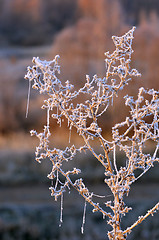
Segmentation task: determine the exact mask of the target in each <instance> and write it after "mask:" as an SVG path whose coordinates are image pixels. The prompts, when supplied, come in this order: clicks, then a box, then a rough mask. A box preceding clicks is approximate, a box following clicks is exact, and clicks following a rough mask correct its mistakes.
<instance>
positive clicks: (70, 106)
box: [25, 27, 159, 240]
mask: <svg viewBox="0 0 159 240" xmlns="http://www.w3.org/2000/svg"><path fill="white" fill-rule="evenodd" d="M134 30H135V27H133V28H132V29H131V30H130V31H129V32H127V33H126V34H125V35H123V36H121V37H116V36H113V37H112V39H113V42H114V44H115V48H116V49H115V50H114V52H113V53H109V52H106V53H105V56H106V59H105V62H106V74H105V76H104V77H103V78H100V77H98V76H97V75H95V76H93V78H92V79H90V77H89V76H88V75H87V76H86V82H85V84H84V86H83V87H82V88H80V89H79V90H74V86H73V85H72V84H71V83H70V82H69V81H68V80H67V81H66V82H65V83H64V84H63V83H62V82H61V81H60V79H59V78H58V75H59V74H60V66H59V63H58V61H59V56H58V55H57V56H55V58H54V60H52V61H42V60H40V59H39V58H38V57H37V58H33V64H34V65H33V66H32V67H28V71H27V74H26V75H25V79H27V80H29V85H32V88H34V89H36V90H38V91H39V92H40V94H45V95H46V96H47V98H46V100H44V103H43V105H42V109H45V110H46V112H47V121H46V125H45V126H44V130H43V132H41V133H37V132H36V131H35V130H32V131H31V135H36V136H37V137H38V138H39V146H38V147H37V148H36V152H35V154H36V160H37V161H38V162H39V163H40V162H41V160H43V159H45V158H49V160H50V161H51V163H52V170H51V172H50V174H48V178H49V179H52V180H53V179H54V180H55V181H54V185H52V186H51V187H50V190H51V195H52V196H53V197H54V198H55V200H57V199H58V197H59V196H61V202H62V203H61V204H62V206H61V211H62V210H63V194H64V192H65V191H67V190H69V191H70V188H71V187H73V188H74V189H76V190H77V191H78V192H79V194H80V195H81V196H82V197H83V198H84V199H85V207H84V215H83V224H82V228H81V229H82V232H83V229H84V222H85V211H86V203H89V204H91V205H92V207H93V212H96V211H99V212H101V213H102V215H103V217H104V218H105V217H106V220H107V223H108V224H110V225H111V226H112V231H110V232H108V237H109V239H116V240H119V239H120V240H122V239H126V238H127V235H128V234H129V233H130V232H131V230H132V229H133V228H134V227H135V226H136V225H138V224H139V223H141V222H142V221H143V220H144V219H145V218H147V217H148V216H149V215H152V214H153V213H154V212H155V211H157V210H158V209H159V203H157V204H156V205H155V206H154V207H153V208H152V209H151V210H149V211H148V212H147V213H146V214H145V216H141V217H139V218H138V220H137V221H136V222H135V223H134V224H132V226H128V227H127V229H125V230H123V229H121V219H122V217H123V216H125V215H126V214H127V213H128V212H129V211H130V210H131V208H130V207H128V206H126V204H125V202H124V197H125V196H128V194H129V191H130V187H131V184H132V183H133V182H135V181H136V180H137V179H139V178H140V177H141V176H142V175H143V174H145V173H146V172H147V171H148V170H149V169H150V168H151V167H153V165H154V162H156V161H159V159H158V158H157V151H158V148H159V128H158V124H159V92H158V91H155V90H154V89H150V90H146V89H144V88H143V87H142V88H140V89H139V93H138V96H137V98H136V99H134V97H132V96H128V95H126V96H125V105H126V106H129V108H130V116H129V117H126V119H125V121H123V122H121V123H117V124H116V125H115V126H114V127H113V128H112V140H111V141H108V140H107V139H105V138H104V137H103V136H102V129H101V128H100V126H99V124H98V119H99V117H101V116H102V115H103V114H104V113H105V112H106V111H107V109H108V107H109V106H111V104H112V103H113V99H114V98H116V97H117V96H118V93H119V91H120V90H122V89H123V88H124V86H125V85H127V84H128V83H129V81H130V80H131V77H132V76H140V73H139V72H138V71H137V70H136V69H131V67H130V62H131V54H132V53H133V50H132V40H133V33H134ZM81 94H82V95H83V94H84V95H87V99H86V100H85V101H84V103H78V104H75V103H74V99H75V98H77V97H78V96H79V95H81ZM28 96H29V94H28ZM27 112H28V107H27ZM50 118H54V119H56V120H57V124H59V125H61V121H62V118H66V119H67V121H68V128H69V130H70V134H71V130H72V128H75V129H76V130H77V133H78V134H79V135H80V136H81V137H82V138H83V141H84V144H83V145H82V146H81V147H80V148H77V147H76V146H75V145H71V146H68V147H66V148H65V149H64V150H61V149H57V148H54V149H50V147H49V141H50V136H51V131H50ZM148 119H151V121H148ZM70 136H71V135H70ZM92 140H96V141H98V142H99V143H100V146H101V148H102V153H100V154H99V153H97V152H96V151H95V149H94V148H93V146H92V144H91V143H92ZM150 140H151V141H153V142H154V143H155V146H156V147H155V150H154V153H153V154H152V155H151V154H150V153H146V151H145V146H146V143H147V142H148V141H150ZM69 142H70V140H69ZM69 145H70V144H69ZM82 151H90V152H91V153H92V154H93V155H94V157H95V158H96V159H97V160H98V161H99V162H100V163H101V164H102V166H103V167H104V171H105V183H106V184H107V185H108V187H109V188H110V190H111V192H112V194H113V197H114V200H113V201H107V202H105V206H106V208H107V209H108V208H109V209H110V211H106V210H105V209H104V208H103V207H101V206H100V204H99V203H98V202H95V201H94V196H96V197H97V196H98V195H96V194H94V193H93V192H91V191H89V189H88V188H87V187H86V186H85V184H84V181H83V179H82V178H78V179H76V180H75V181H73V180H72V175H78V174H79V175H80V173H81V170H80V169H76V168H74V169H72V170H69V171H64V170H63V163H64V162H68V161H70V160H72V159H73V158H74V157H75V156H76V155H77V153H80V152H82ZM119 151H123V152H124V153H125V156H126V159H127V160H126V165H125V166H124V167H123V166H119V164H117V153H118V152H119ZM111 153H112V154H111ZM136 169H140V170H141V174H140V175H137V176H136V175H135V173H134V171H135V170H136ZM60 176H63V178H64V179H65V181H64V182H62V181H61V180H60ZM98 197H100V196H98ZM101 197H102V196H101ZM61 223H62V213H61V217H60V224H61Z"/></svg>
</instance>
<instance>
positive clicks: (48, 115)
mask: <svg viewBox="0 0 159 240" xmlns="http://www.w3.org/2000/svg"><path fill="white" fill-rule="evenodd" d="M49 120H50V107H48V108H47V127H49Z"/></svg>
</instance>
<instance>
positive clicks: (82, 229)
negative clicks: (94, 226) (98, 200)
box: [81, 200, 87, 234]
mask: <svg viewBox="0 0 159 240" xmlns="http://www.w3.org/2000/svg"><path fill="white" fill-rule="evenodd" d="M86 207H87V201H86V200H85V203H84V210H83V221H82V227H81V233H82V234H83V233H84V224H85V222H86Z"/></svg>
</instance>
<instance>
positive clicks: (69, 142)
mask: <svg viewBox="0 0 159 240" xmlns="http://www.w3.org/2000/svg"><path fill="white" fill-rule="evenodd" d="M71 130H72V129H71V128H70V132H69V141H68V142H69V143H70V142H71Z"/></svg>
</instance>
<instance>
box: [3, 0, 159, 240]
mask: <svg viewBox="0 0 159 240" xmlns="http://www.w3.org/2000/svg"><path fill="white" fill-rule="evenodd" d="M134 25H136V27H137V28H136V30H135V33H134V37H135V38H134V41H133V49H134V53H133V57H132V63H131V66H132V67H133V68H136V69H137V70H138V71H139V72H140V73H141V74H142V76H141V77H140V78H133V79H132V81H131V83H130V84H129V86H126V87H125V88H124V90H123V91H122V92H121V93H120V94H119V97H118V98H117V99H116V100H115V103H114V105H115V106H113V107H111V106H110V107H109V109H108V111H107V113H106V114H105V116H104V118H101V119H100V121H99V122H100V126H101V128H102V129H103V135H104V136H105V137H108V138H110V133H111V127H112V126H113V125H114V124H115V123H117V122H119V121H123V120H124V119H125V116H126V115H127V114H129V109H128V108H124V101H123V96H125V95H126V94H130V95H136V94H137V93H138V88H139V87H141V86H144V87H145V88H155V89H156V90H158V89H159V67H158V63H159V1H158V0H46V1H43V0H0V239H1V240H15V239H16V240H80V239H84V240H92V239H96V240H104V239H107V236H106V232H107V230H108V229H107V228H108V226H107V225H106V220H105V219H102V216H100V214H98V213H92V209H91V207H90V206H87V215H86V224H85V227H84V234H83V235H82V234H81V225H82V217H83V207H84V200H83V199H81V197H80V196H79V194H78V193H76V192H75V191H74V190H71V193H70V194H69V193H66V194H64V211H63V224H62V226H61V227H59V219H60V201H58V202H54V199H53V198H51V196H50V190H49V187H50V185H51V181H50V180H49V179H48V178H47V174H48V173H49V172H50V171H51V167H52V166H51V164H50V163H49V161H47V160H45V161H43V162H42V163H41V164H38V163H37V162H35V161H34V158H35V155H34V151H35V148H36V146H37V145H38V140H37V139H36V138H34V137H31V136H30V133H29V132H30V130H31V129H36V130H37V131H40V130H42V128H43V125H44V124H45V123H46V112H45V110H42V109H40V107H41V105H42V102H43V100H44V96H39V95H38V93H37V92H36V91H35V90H33V89H32V90H31V96H30V104H29V112H28V117H27V118H26V117H25V115H26V106H27V94H28V81H26V80H24V76H25V74H26V71H27V70H26V69H27V66H29V65H30V66H31V65H32V58H33V57H34V56H35V57H36V56H39V57H40V58H41V59H42V60H44V59H47V60H50V59H53V58H54V56H55V55H56V54H59V55H60V65H61V75H60V76H59V78H61V79H62V80H63V81H66V80H68V79H69V80H70V82H72V83H73V84H74V86H75V88H78V87H81V86H82V85H83V84H84V82H85V78H86V74H89V75H90V78H92V76H93V75H94V74H97V75H98V76H101V77H104V76H105V62H104V58H105V56H104V52H106V51H110V52H111V51H113V50H114V46H113V42H112V39H111V36H112V35H117V36H121V35H123V34H124V33H125V32H127V31H128V30H129V29H131V28H132V26H134ZM79 101H82V99H79ZM51 126H52V130H53V137H52V143H51V145H52V146H53V147H54V146H55V147H57V146H58V147H61V148H63V147H64V146H67V142H68V139H69V131H68V130H67V123H66V122H64V123H62V127H61V128H60V127H59V126H57V124H56V121H52V125H51ZM71 141H72V143H73V142H74V143H75V144H77V145H79V144H80V139H79V138H78V137H77V136H76V135H74V136H72V139H71ZM149 151H152V150H151V145H150V146H149ZM123 162H125V159H123V156H121V154H120V153H119V159H118V164H123ZM68 164H69V166H70V167H71V168H72V166H74V165H76V167H77V168H78V167H79V168H80V169H81V170H82V174H81V177H82V178H83V179H84V181H85V182H86V183H87V184H88V186H89V188H90V189H92V191H95V192H96V193H97V194H100V195H104V196H105V201H106V200H108V199H110V200H111V197H112V196H111V194H110V192H109V190H108V189H107V187H106V184H104V181H103V180H104V171H103V168H102V167H101V166H100V165H99V164H98V162H96V160H95V159H94V158H93V157H92V155H91V154H89V153H88V154H85V155H80V156H78V158H77V159H75V161H74V160H73V161H72V162H69V163H68ZM158 172H159V165H157V164H156V165H155V167H154V168H152V169H151V170H150V171H149V172H148V173H147V174H146V175H145V176H144V177H143V178H141V180H139V182H138V183H135V184H134V185H133V186H132V191H131V192H130V196H129V197H128V199H127V202H128V205H130V206H132V208H133V210H134V211H131V212H130V213H129V214H128V215H127V216H126V217H125V218H124V220H123V228H125V227H126V226H129V225H131V224H132V223H133V222H134V221H135V220H136V218H137V216H138V215H139V214H144V213H145V212H146V209H149V208H151V207H152V206H153V205H154V204H155V203H157V201H158V200H159V174H158ZM59 200H60V199H59ZM99 201H103V199H101V200H100V199H99ZM134 239H138V240H148V239H151V240H158V239H159V214H156V215H155V216H154V217H153V218H152V217H149V218H148V219H147V220H146V221H145V222H143V223H142V224H141V225H140V226H138V227H136V228H135V229H134V231H133V233H132V234H130V236H129V238H128V240H134Z"/></svg>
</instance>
